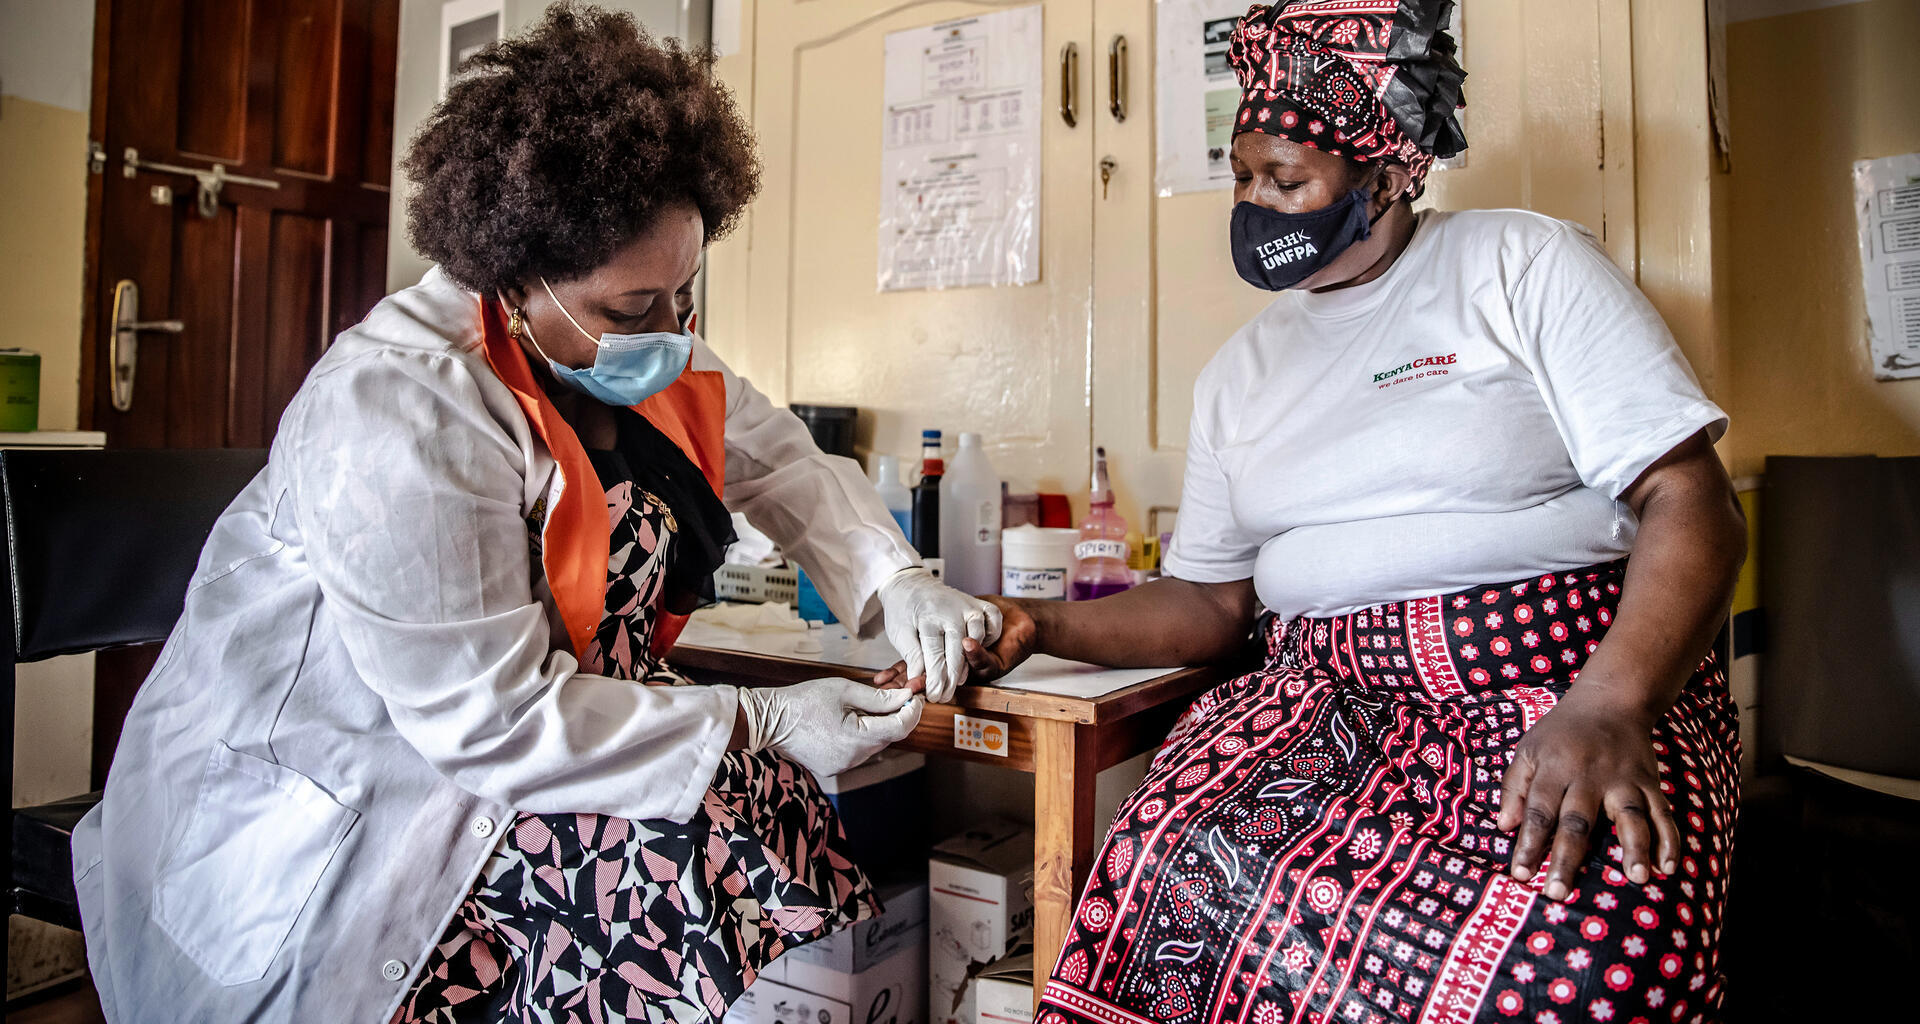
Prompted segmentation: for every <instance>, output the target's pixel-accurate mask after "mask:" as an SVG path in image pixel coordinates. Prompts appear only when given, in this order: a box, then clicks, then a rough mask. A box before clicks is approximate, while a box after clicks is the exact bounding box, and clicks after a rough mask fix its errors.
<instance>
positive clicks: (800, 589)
mask: <svg viewBox="0 0 1920 1024" xmlns="http://www.w3.org/2000/svg"><path fill="white" fill-rule="evenodd" d="M794 577H795V579H794V591H795V594H794V602H793V611H794V614H796V615H798V616H800V618H802V619H804V620H805V621H807V622H826V623H834V622H839V621H840V620H839V619H838V618H836V617H835V616H834V614H833V609H831V608H829V607H827V599H826V598H824V597H821V596H820V589H819V588H818V587H815V586H814V585H813V581H812V580H810V579H808V578H807V570H805V569H799V570H797V571H796V572H795V573H794Z"/></svg>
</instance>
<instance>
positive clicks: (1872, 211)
mask: <svg viewBox="0 0 1920 1024" xmlns="http://www.w3.org/2000/svg"><path fill="white" fill-rule="evenodd" d="M1853 200H1854V209H1855V211H1856V212H1857V213H1858V215H1859V218H1860V270H1861V272H1862V273H1863V274H1864V275H1865V281H1864V282H1863V283H1864V284H1865V285H1866V288H1865V292H1866V297H1867V335H1868V338H1869V341H1870V344H1872V346H1873V376H1874V378H1875V379H1876V380H1901V379H1904V378H1909V377H1920V153H1908V154H1907V155H1905V156H1890V157H1887V158H1885V159H1882V160H1861V161H1859V162H1857V163H1855V164H1854V165H1853Z"/></svg>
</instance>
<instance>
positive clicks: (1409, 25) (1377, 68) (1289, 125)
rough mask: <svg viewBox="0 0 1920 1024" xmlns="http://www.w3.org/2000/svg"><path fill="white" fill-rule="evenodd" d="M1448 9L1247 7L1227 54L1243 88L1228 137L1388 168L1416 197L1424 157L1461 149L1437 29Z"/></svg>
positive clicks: (1445, 39)
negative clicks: (1249, 137)
mask: <svg viewBox="0 0 1920 1024" xmlns="http://www.w3.org/2000/svg"><path fill="white" fill-rule="evenodd" d="M1452 8H1453V3H1452V0H1286V2H1282V3H1278V4H1273V5H1271V6H1268V5H1265V4H1255V5H1253V6H1252V7H1250V8H1249V9H1248V10H1247V13H1246V16H1245V17H1243V18H1241V19H1240V23H1239V24H1238V25H1237V26H1235V28H1234V32H1233V38H1232V39H1231V40H1230V42H1229V43H1228V49H1227V59H1228V61H1229V62H1230V63H1231V64H1232V65H1233V69H1234V72H1235V74H1236V75H1237V76H1238V77H1239V79H1240V88H1241V90H1242V92H1241V97H1240V109H1239V112H1238V113H1237V115H1236V118H1235V124H1234V132H1235V133H1236V134H1237V133H1239V132H1260V133H1262V134H1267V135H1276V136H1279V137H1281V138H1285V139H1289V140H1291V141H1293V142H1297V143H1299V144H1301V145H1303V146H1307V147H1309V148H1312V149H1319V150H1324V151H1326V152H1328V153H1332V154H1334V155H1335V156H1343V157H1346V158H1347V159H1350V160H1356V161H1359V162H1362V163H1366V162H1371V161H1374V160H1395V161H1398V162H1400V163H1403V164H1405V165H1406V166H1407V169H1408V170H1409V171H1411V172H1412V174H1413V184H1412V185H1411V186H1410V187H1409V193H1410V194H1412V195H1414V196H1418V195H1419V194H1420V191H1421V189H1422V187H1423V183H1424V182H1425V180H1426V176H1427V172H1428V171H1429V170H1430V169H1431V168H1432V167H1433V161H1434V158H1435V157H1436V156H1437V157H1450V156H1454V155H1456V154H1458V153H1459V152H1460V151H1461V150H1463V149H1465V148H1466V146H1467V140H1466V135H1465V134H1464V133H1463V132H1462V131H1461V129H1460V122H1459V120H1458V118H1456V117H1455V115H1454V111H1455V110H1456V109H1458V108H1459V107H1460V106H1461V84H1462V82H1463V81H1464V80H1465V78H1466V72H1465V71H1462V70H1461V69H1460V65H1459V64H1458V63H1456V62H1455V61H1454V58H1453V55H1454V52H1455V49H1456V46H1455V43H1454V41H1453V37H1451V36H1449V35H1448V34H1447V33H1446V31H1445V29H1446V27H1447V24H1448V21H1449V19H1450V17H1451V12H1452Z"/></svg>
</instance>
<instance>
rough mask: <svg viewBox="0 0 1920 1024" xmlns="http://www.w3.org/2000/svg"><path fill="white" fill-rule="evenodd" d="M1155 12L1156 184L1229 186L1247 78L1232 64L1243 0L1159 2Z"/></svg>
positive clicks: (1172, 188) (1175, 189) (1169, 191)
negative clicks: (1242, 78) (1230, 158)
mask: <svg viewBox="0 0 1920 1024" xmlns="http://www.w3.org/2000/svg"><path fill="white" fill-rule="evenodd" d="M1155 6H1156V8H1157V9H1156V11H1155V18H1156V22H1155V26H1156V27H1155V39H1156V40H1157V42H1156V44H1155V45H1156V48H1157V50H1158V52H1157V53H1156V54H1155V57H1156V59H1155V62H1154V67H1155V72H1154V75H1155V78H1156V79H1157V81H1156V83H1155V84H1156V85H1157V86H1158V89H1156V90H1155V91H1156V92H1157V93H1158V94H1159V108H1160V109H1159V111H1158V113H1159V133H1158V137H1157V140H1156V141H1157V143H1158V145H1157V147H1156V149H1157V152H1156V154H1155V158H1154V175H1153V177H1154V186H1155V189H1156V191H1158V192H1159V194H1160V195H1163V196H1170V195H1174V194H1175V193H1179V192H1201V191H1205V190H1207V189H1214V188H1230V187H1231V186H1232V184H1233V168H1232V167H1230V166H1228V164H1227V147H1228V146H1229V145H1231V144H1232V142H1233V117H1234V114H1235V112H1236V111H1238V110H1239V109H1240V83H1239V80H1238V79H1236V78H1234V75H1233V68H1232V67H1230V66H1228V64H1227V43H1228V41H1229V40H1231V39H1232V38H1233V27H1234V25H1235V24H1237V23H1238V22H1239V20H1240V16H1241V15H1243V14H1245V13H1247V5H1246V3H1245V2H1244V0H1160V2H1159V3H1158V4H1156V5H1155Z"/></svg>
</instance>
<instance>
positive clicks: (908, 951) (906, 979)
mask: <svg viewBox="0 0 1920 1024" xmlns="http://www.w3.org/2000/svg"><path fill="white" fill-rule="evenodd" d="M926 934H927V933H926V929H924V928H919V929H915V930H914V931H913V932H912V933H911V934H910V935H908V936H907V937H906V938H905V939H904V941H903V943H902V946H901V948H900V950H899V952H897V953H895V954H894V955H893V956H892V957H890V958H889V959H887V960H884V961H881V962H879V963H876V964H873V965H872V966H870V967H868V968H867V969H866V970H864V971H861V972H859V973H858V974H854V975H850V976H848V977H847V980H846V984H845V987H844V991H845V992H846V996H847V997H846V998H845V999H835V998H833V997H832V996H826V995H821V994H819V993H817V992H808V991H806V990H805V989H802V988H797V987H795V986H793V985H791V984H782V983H780V982H774V981H768V980H766V976H765V975H762V976H761V979H760V980H759V981H756V982H754V983H753V985H752V986H751V987H749V988H748V989H747V990H746V992H744V993H742V994H741V996H740V998H739V999H738V1000H736V1001H735V1002H734V1004H733V1008H732V1009H730V1010H728V1011H727V1015H726V1017H725V1019H724V1021H723V1024H924V1021H925V1020H926V1018H925V1017H924V1016H923V1015H922V1013H921V1010H922V1008H923V1006H924V999H923V996H922V993H923V992H925V991H926V987H927V966H926V965H927V961H926V953H925V952H924V951H923V950H922V948H921V947H922V946H923V945H924V944H925V942H926ZM789 955H791V954H789Z"/></svg>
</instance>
